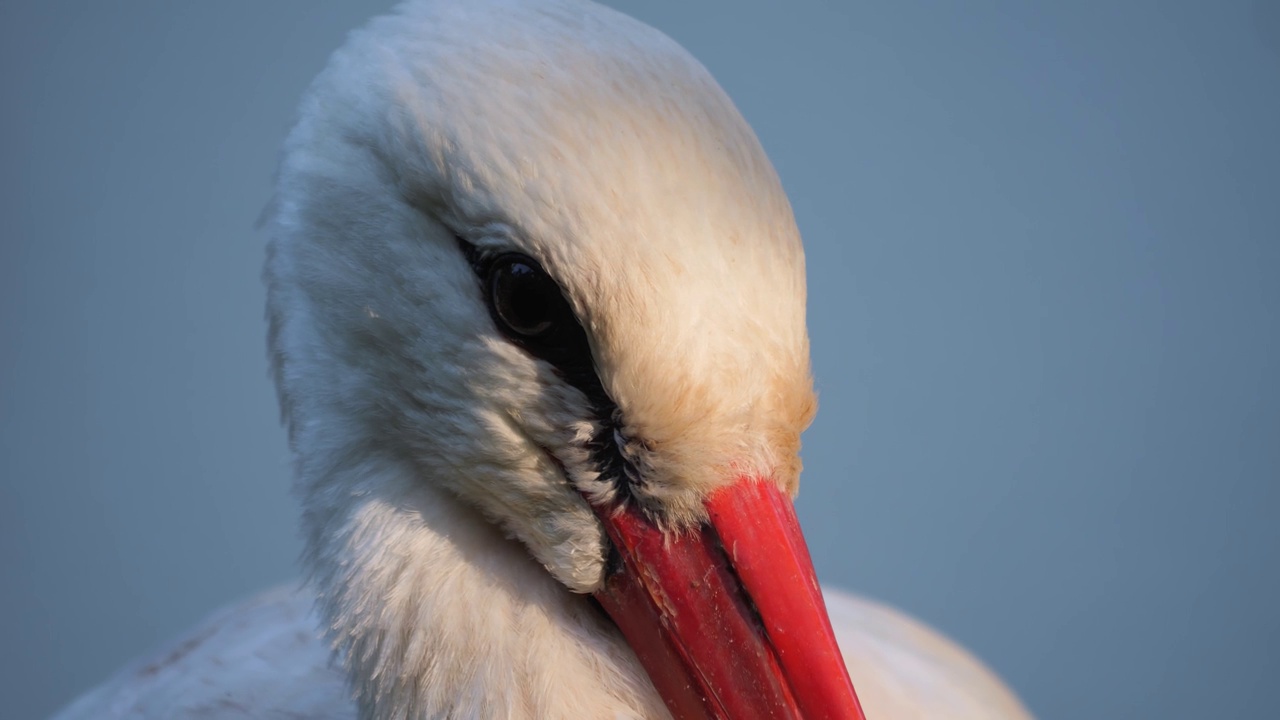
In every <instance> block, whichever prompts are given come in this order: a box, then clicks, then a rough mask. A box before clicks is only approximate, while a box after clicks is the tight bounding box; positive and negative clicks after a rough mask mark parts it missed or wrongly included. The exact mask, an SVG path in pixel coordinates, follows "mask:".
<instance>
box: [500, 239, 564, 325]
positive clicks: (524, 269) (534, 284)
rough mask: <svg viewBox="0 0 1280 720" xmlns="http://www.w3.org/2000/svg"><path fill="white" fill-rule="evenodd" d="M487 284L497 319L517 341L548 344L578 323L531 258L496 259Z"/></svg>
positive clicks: (514, 255) (512, 255) (510, 255)
mask: <svg viewBox="0 0 1280 720" xmlns="http://www.w3.org/2000/svg"><path fill="white" fill-rule="evenodd" d="M486 284H487V286H488V287H487V290H488V295H489V297H488V300H489V306H490V307H491V308H492V310H493V315H494V317H495V318H496V319H497V320H498V323H499V325H500V326H501V327H502V329H503V330H505V331H506V332H507V333H508V334H510V335H512V336H513V337H515V338H517V339H520V340H523V341H526V342H539V341H543V340H549V339H551V338H553V337H555V336H557V335H559V334H560V333H562V332H564V331H565V329H566V328H567V326H569V325H576V323H577V321H576V320H575V318H574V315H573V310H572V309H571V308H570V307H569V303H568V302H567V301H565V299H564V295H562V294H561V293H560V287H559V286H558V285H556V281H555V280H552V279H551V276H550V275H547V273H546V271H544V270H543V269H542V268H541V267H540V266H539V265H538V263H537V262H535V261H534V260H533V259H532V258H529V257H527V256H525V255H521V254H519V253H507V254H505V255H500V256H498V257H496V258H494V259H493V261H492V262H491V263H490V265H489V271H488V280H487V283H486Z"/></svg>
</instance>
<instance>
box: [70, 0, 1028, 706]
mask: <svg viewBox="0 0 1280 720" xmlns="http://www.w3.org/2000/svg"><path fill="white" fill-rule="evenodd" d="M267 227H268V229H269V232H270V234H271V241H270V245H269V250H268V261H267V267H266V272H265V278H266V282H267V288H268V310H267V318H268V324H269V337H268V344H269V349H270V357H271V363H272V371H273V374H274V378H275V382H276V387H277V391H278V394H279V399H280V406H281V411H282V415H283V418H284V421H285V424H286V426H287V428H288V430H289V438H290V444H291V446H292V448H293V450H294V456H295V477H296V483H295V486H296V493H297V495H298V496H299V499H300V500H301V503H302V527H303V532H304V538H305V542H306V557H305V562H306V567H307V570H308V571H309V574H310V576H309V580H310V583H311V584H310V587H311V588H312V590H308V591H305V592H303V593H301V594H298V593H295V592H293V591H284V590H281V591H275V592H273V593H269V594H268V595H265V596H263V597H261V598H259V599H257V600H254V601H251V602H250V603H248V604H247V605H244V606H241V607H240V608H237V609H233V610H230V611H227V612H226V613H224V614H222V615H219V616H218V617H216V618H215V619H213V620H211V621H209V622H208V623H206V624H205V625H204V626H203V627H202V628H200V629H198V630H197V631H195V633H194V634H193V635H191V636H189V637H188V638H186V639H184V640H182V641H180V642H179V643H178V644H177V645H175V646H174V647H172V648H169V649H166V650H164V651H162V652H161V653H159V654H158V655H157V656H156V657H155V658H153V659H152V660H149V661H146V662H143V663H141V664H140V665H138V666H136V667H134V668H131V669H129V670H126V671H125V672H124V673H123V674H122V675H120V676H119V677H117V678H116V679H115V680H113V681H111V682H109V683H108V684H107V685H105V686H103V687H102V688H100V689H98V690H97V691H95V692H94V693H93V694H91V695H90V696H88V697H86V698H85V699H83V700H81V701H80V702H78V703H77V704H76V705H74V706H72V707H71V708H70V709H68V711H67V713H66V714H65V715H63V716H62V717H64V718H67V719H68V720H71V719H73V718H86V717H101V718H113V717H120V718H123V717H131V718H159V717H164V718H180V717H316V718H329V717H333V718H337V717H355V716H358V717H360V718H362V719H364V720H391V719H393V718H394V719H403V720H418V719H423V718H584V717H620V718H625V717H644V718H662V717H667V711H666V708H665V707H664V705H663V703H662V701H661V699H660V698H659V697H658V696H657V693H656V691H655V690H654V688H653V686H652V684H651V683H650V682H649V680H648V677H647V675H646V674H645V672H644V670H643V668H642V667H641V666H640V664H639V662H638V661H637V659H636V657H635V655H634V654H633V653H632V651H631V649H630V648H629V647H628V646H627V645H626V643H625V642H624V641H623V639H622V637H621V635H620V633H619V632H618V631H617V629H616V627H615V626H614V625H613V624H612V623H611V622H610V621H609V620H608V619H607V618H606V617H605V616H604V615H602V614H601V613H600V612H599V611H598V609H597V608H596V606H595V605H594V604H593V603H592V602H591V601H590V600H589V599H588V597H587V596H586V595H585V594H583V593H588V592H591V591H593V590H595V589H597V588H598V587H599V586H600V584H601V582H602V579H603V577H604V572H605V559H606V551H607V544H606V542H605V538H604V535H603V529H602V527H601V525H600V523H599V522H598V521H597V519H596V518H595V516H594V515H593V513H592V510H591V508H590V507H589V506H588V504H587V500H586V499H584V495H585V496H586V497H590V498H593V499H604V498H610V497H612V496H613V494H614V493H618V492H619V491H618V485H617V482H618V478H614V477H604V476H602V472H601V470H600V466H599V463H597V462H595V460H594V459H593V456H592V450H591V447H590V441H591V440H592V438H595V437H598V436H599V435H600V434H601V432H602V431H603V430H612V429H613V428H614V427H615V426H616V429H617V436H618V437H619V438H621V439H622V442H623V443H624V444H625V445H626V446H627V449H626V452H627V455H628V459H629V460H630V461H632V462H633V463H634V465H635V466H636V468H637V474H638V476H639V478H640V481H639V482H636V483H635V484H634V486H631V487H629V488H628V491H627V493H626V497H627V498H629V501H631V502H637V503H640V504H641V506H642V507H643V508H644V509H646V510H648V511H649V512H651V513H652V515H653V516H654V517H656V518H658V519H660V520H661V521H662V522H663V523H666V524H667V525H669V526H670V527H672V528H680V527H682V526H687V525H691V524H693V523H697V522H699V521H701V520H702V519H703V510H702V501H703V499H704V497H705V496H706V495H707V493H709V492H710V491H711V490H713V489H715V488H716V487H719V486H720V485H723V484H725V483H727V482H730V481H731V480H733V479H734V477H736V476H738V475H740V474H743V473H746V474H751V475H754V476H757V477H760V478H766V479H769V480H772V481H774V482H776V483H778V484H779V485H780V486H781V487H782V488H784V489H785V490H787V491H788V492H790V493H792V494H794V492H795V491H796V488H797V484H798V477H799V470H800V463H799V457H798V451H799V445H800V433H801V432H802V431H803V430H804V429H805V427H806V426H807V425H808V423H809V421H810V420H811V418H812V416H813V413H814V409H815V401H814V395H813V391H812V380H811V377H810V372H809V348H808V336H807V332H806V329H805V322H804V303H805V284H804V282H805V281H804V259H803V253H802V248H801V245H800V239H799V234H798V232H797V230H796V226H795V222H794V220H793V218H792V214H791V210H790V207H789V205H788V202H787V199H786V196H785V195H784V194H783V191H782V188H781V186H780V184H779V182H778V178H777V176H776V174H775V173H774V171H773V168H772V166H771V165H770V164H769V161H768V159H767V158H766V157H765V155H764V152H763V150H762V149H761V147H760V144H759V142H758V141H757V140H756V138H755V135H754V134H753V133H752V131H751V129H750V128H749V127H748V126H747V124H746V122H745V121H744V120H743V119H742V117H741V116H740V115H739V113H738V112H737V110H736V109H735V108H734V106H733V104H732V103H731V102H730V100H729V99H728V98H727V97H726V96H725V94H724V92H723V91H722V90H721V89H720V88H719V86H717V85H716V83H715V81H714V80H713V79H712V78H711V77H710V75H709V74H708V73H707V71H706V70H705V69H704V68H703V67H702V66H701V65H700V64H698V62H697V61H696V60H694V59H693V58H692V57H691V56H689V55H688V53H686V52H685V51H684V50H683V49H681V48H680V47H679V46H678V45H676V44H675V43H674V42H672V41H671V40H670V39H668V38H666V37H665V36H664V35H662V34H661V33H658V32H657V31H655V30H653V29H651V28H648V27H646V26H644V25H643V24H641V23H638V22H636V21H634V20H632V19H630V18H627V17H625V16H623V15H621V14H619V13H616V12H614V11H611V10H608V9H606V8H603V7H600V6H597V5H594V4H592V3H589V2H583V1H581V0H544V1H534V0H484V1H480V2H463V1H462V0H434V1H433V0H415V1H411V2H407V3H405V4H404V5H402V6H400V7H399V8H398V9H397V10H396V11H395V12H394V13H393V14H392V15H389V16H387V17H385V18H380V19H378V20H375V21H374V22H372V23H371V24H370V25H369V26H367V27H366V28H364V29H363V30H360V31H357V32H355V33H353V34H352V35H351V37H350V38H349V40H348V42H347V44H346V46H345V47H344V48H343V49H341V50H340V51H338V52H337V53H336V54H335V55H334V56H333V58H332V59H331V60H330V62H329V64H328V66H327V67H326V69H325V70H324V72H323V73H321V75H320V76H319V78H317V80H316V82H315V83H314V84H313V85H312V87H311V89H310V90H309V91H308V93H307V96H306V98H305V99H304V101H303V104H302V107H301V111H300V115H299V120H298V123H297V125H296V127H295V128H294V130H293V131H292V132H291V133H290V135H289V138H288V140H287V141H286V144H285V150H284V154H283V159H282V162H281V167H280V171H279V175H278V178H277V183H276V196H275V199H274V201H273V203H272V205H271V207H270V209H269V212H268V214H267ZM459 238H461V239H462V240H463V241H464V244H467V245H469V246H472V247H475V248H478V250H477V252H480V253H484V252H504V251H519V252H522V253H526V254H528V255H530V256H532V257H533V258H534V259H535V260H536V261H537V262H539V263H540V264H541V265H542V266H543V267H545V268H546V270H547V272H548V273H549V274H550V275H551V276H552V277H553V278H554V279H555V280H556V281H557V282H558V283H559V285H560V286H561V287H562V288H563V291H564V293H565V295H566V297H567V299H568V300H569V303H570V305H571V306H572V307H573V309H574V311H575V313H576V314H577V316H578V318H579V319H580V320H581V324H582V326H583V328H584V330H585V331H586V334H587V337H588V340H589V343H590V350H591V356H592V358H591V359H592V360H593V362H594V366H595V368H596V370H597V373H598V375H599V381H600V385H601V386H602V388H603V390H604V391H605V392H607V394H608V396H609V398H610V399H611V400H612V402H613V403H614V404H615V405H616V409H617V415H616V417H610V418H602V417H597V416H596V412H597V410H598V408H595V407H593V406H592V404H591V402H590V400H589V398H587V397H586V396H585V395H584V394H583V393H582V392H581V391H580V390H579V389H577V388H575V387H574V386H573V385H571V384H570V383H568V382H567V381H566V380H565V378H563V377H560V376H559V375H558V374H557V373H556V371H555V370H554V369H553V368H552V367H551V366H549V365H548V364H547V363H545V362H543V361H540V360H538V359H536V358H534V357H533V356H531V355H530V354H528V353H526V352H524V351H523V350H521V349H520V348H518V347H517V346H515V345H513V344H512V343H511V342H509V341H508V340H507V339H506V338H505V337H504V336H503V335H502V333H501V332H500V331H499V330H498V329H497V328H496V327H495V326H494V324H493V319H492V318H491V316H490V315H489V313H488V311H487V309H486V306H485V303H484V300H483V298H482V296H481V294H480V291H479V287H478V284H477V282H476V278H475V276H474V274H473V269H472V268H471V267H470V265H469V264H468V262H467V260H466V258H465V257H464V256H463V253H462V252H461V251H460V249H459V243H458V239H459ZM619 495H620V496H621V493H619ZM833 598H834V596H833ZM312 599H314V601H315V607H316V610H317V613H316V615H315V616H312V615H310V614H309V613H308V612H307V611H306V608H308V606H309V604H310V603H311V602H312ZM833 603H834V605H833V608H832V612H833V618H834V619H835V621H836V625H837V634H838V636H839V639H840V641H841V644H842V648H843V649H844V650H845V652H846V654H847V655H848V658H849V662H850V665H851V668H852V669H853V673H852V674H853V676H854V680H855V683H856V685H857V686H858V688H859V689H860V691H861V693H862V696H863V699H864V702H865V704H866V706H867V710H868V714H869V716H871V717H884V718H910V717H932V718H969V717H988V718H1001V717H1009V718H1015V717H1023V716H1024V715H1023V713H1022V711H1021V709H1020V706H1019V705H1018V704H1017V701H1016V699H1014V698H1013V697H1012V696H1011V695H1009V693H1008V692H1007V691H1006V690H1004V689H1003V688H1002V687H1001V686H1000V684H999V682H998V681H997V680H995V679H994V678H993V677H992V676H991V675H990V673H989V672H987V671H986V670H985V669H983V668H982V667H981V665H980V664H979V663H977V661H975V660H973V659H972V658H970V657H969V656H967V655H966V654H964V653H963V651H961V650H959V649H957V648H955V647H954V646H953V645H951V644H950V643H948V642H946V641H945V640H943V639H942V638H940V637H939V636H937V635H936V634H934V633H932V632H931V631H928V630H927V629H924V628H921V627H919V626H918V625H916V624H914V623H913V622H911V621H909V620H907V619H905V618H903V617H902V616H900V615H896V614H895V613H893V612H892V611H889V610H886V609H884V608H880V607H878V606H875V605H872V604H869V603H866V602H864V601H859V600H856V599H847V598H842V597H841V598H834V599H833ZM319 638H323V641H321V640H320V639H319ZM331 668H337V669H336V670H335V669H331ZM344 682H345V687H344Z"/></svg>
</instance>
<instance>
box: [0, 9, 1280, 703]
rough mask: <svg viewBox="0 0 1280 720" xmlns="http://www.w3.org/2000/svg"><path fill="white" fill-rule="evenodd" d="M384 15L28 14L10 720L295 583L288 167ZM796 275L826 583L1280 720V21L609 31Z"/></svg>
mask: <svg viewBox="0 0 1280 720" xmlns="http://www.w3.org/2000/svg"><path fill="white" fill-rule="evenodd" d="M388 4H389V3H388V2H386V1H384V0H369V1H368V2H356V1H354V0H353V1H350V2H318V1H310V0H308V1H306V2H303V1H299V0H292V1H290V2H271V3H262V2H246V1H244V0H239V1H237V2H218V3H170V2H128V3H95V2H87V1H83V0H82V1H79V2H68V1H67V0H7V1H6V2H5V3H3V5H2V6H0V68H2V70H0V107H2V110H0V148H2V152H3V155H2V159H0V183H2V184H0V382H2V384H0V571H2V573H3V574H2V575H0V706H2V707H3V710H0V715H3V716H4V717H5V718H38V717H41V716H44V715H45V714H47V713H49V712H51V711H52V710H54V709H55V707H56V706H58V705H60V704H62V703H63V702H64V701H66V700H68V699H70V698H71V697H72V696H73V695H75V694H76V693H79V692H81V691H83V690H84V689H86V688H87V687H88V686H90V685H91V684H92V683H94V682H96V681H99V680H101V679H103V678H104V677H105V676H106V675H107V673H108V672H110V671H111V670H112V669H113V668H115V667H116V666H117V665H119V664H120V663H122V662H124V661H125V660H127V659H128V658H130V657H131V656H133V655H135V654H137V653H139V652H141V651H143V650H145V649H146V648H148V647H150V646H153V645H154V644H156V643H157V642H159V641H161V640H163V639H165V638H167V637H169V636H171V635H172V634H173V633H175V632H178V631H180V630H182V629H183V628H184V627H186V626H187V625H189V624H190V623H192V622H194V621H196V620H198V619H199V618H200V617H201V616H202V615H204V614H205V613H207V612H208V611H210V610H212V609H213V608H215V607H216V606H218V605H220V604H223V603H225V602H228V601H230V600H233V599H235V598H238V597H241V596H244V595H246V594H247V593H251V592H253V591H255V590H257V589H259V588H262V587H264V586H266V585H269V584H272V583H276V582H278V581H281V580H283V579H285V578H288V577H290V576H292V575H293V574H294V559H295V556H296V555H297V553H298V548H299V543H298V540H297V537H296V534H295V519H294V506H293V502H292V500H291V498H290V497H289V496H288V472H287V455H286V450H285V442H284V438H283V435H282V433H281V431H280V430H279V429H278V427H277V424H276V410H275V407H274V399H273V393H272V391H271V388H270V386H269V384H268V382H267V379H266V374H265V361H264V352H263V325H262V320H261V316H262V310H261V308H262V304H263V291H262V288H261V286H260V284H259V280H258V274H259V266H260V264H261V259H262V238H261V237H260V236H259V235H258V234H257V233H256V232H255V231H254V230H253V224H254V221H255V218H256V216H257V214H258V212H259V210H260V209H261V208H262V206H263V204H264V202H265V200H266V198H267V196H268V193H269V183H270V178H271V174H272V171H273V166H274V163H275V159H276V148H277V147H278V145H279V143H280V140H281V138H282V136H283V134H284V133H285V131H286V129H287V128H288V126H289V124H290V119H291V117H292V113H293V108H294V106H295V104H296V101H297V99H298V97H299V94H300V93H301V92H302V90H303V88H304V87H305V85H306V83H307V82H308V81H309V79H310V78H311V77H312V76H313V75H314V74H315V73H316V71H317V70H318V69H319V68H320V66H321V64H322V63H323V61H324V59H325V57H326V55H327V54H328V52H329V51H331V50H332V49H333V48H334V47H336V46H337V45H338V44H339V43H340V42H341V40H342V37H343V34H344V32H345V31H346V30H347V29H349V28H351V27H353V26H355V25H357V24H358V23H360V22H362V21H363V19H364V18H366V17H368V16H369V15H371V14H374V13H376V12H380V11H381V10H382V9H384V8H385V7H386V6H387V5H388ZM617 6H618V7H620V8H621V9H623V10H624V11H626V12H629V13H631V14H633V15H636V16H638V17H640V18H641V19H643V20H645V21H647V22H649V23H651V24H653V25H655V26H657V27H659V28H661V29H663V30H665V31H666V32H667V33H669V34H671V35H672V36H674V37H675V38H676V39H677V40H678V41H680V42H681V43H682V44H684V45H685V46H686V47H688V48H689V49H690V50H691V51H692V52H693V53H694V54H695V55H697V56H698V57H699V58H701V59H702V61H703V62H704V63H706V64H707V65H708V66H709V67H710V69H711V70H712V72H713V73H714V74H715V75H716V76H717V77H718V78H719V80H720V82H721V83H722V84H723V85H724V86H725V88H726V89H727V90H728V91H729V93H730V95H732V96H733V97H734V98H735V100H736V101H737V103H738V105H739V107H740V108H741V109H742V111H743V113H744V114H745V115H746V117H747V119H748V120H749V121H750V122H751V123H752V124H753V125H754V127H755V128H756V131H757V132H758V134H759V135H760V137H761V139H762V141H763V143H764V145H765V147H766V149H767V150H768V151H769V153H770V155H771V156H772V158H773V160H774V162H775V163H776V165H777V167H778V170H779V172H780V173H781V175H782V178H783V181H784V183H785V185H786V187H787V189H788V191H789V193H790V196H791V199H792V202H793V203H794V206H795V209H796V213H797V216H798V218H799V223H800V226H801V229H802V231H803V232H804V235H805V239H806V242H807V245H808V252H809V268H810V270H809V277H810V289H811V290H810V292H811V295H810V302H809V307H810V313H811V315H810V322H811V328H812V335H813V348H814V365H815V369H816V374H817V380H818V386H819V390H820V393H821V400H822V410H821V412H820V413H819V416H818V420H817V423H816V424H815V425H814V427H813V429H812V430H810V431H809V433H808V434H807V435H806V439H805V443H806V444H805V451H804V454H805V460H806V465H807V469H806V475H805V483H804V491H803V493H802V495H801V499H800V514H801V517H802V520H803V521H804V524H805V526H806V527H807V529H808V532H809V536H810V538H811V543H812V545H813V547H814V549H815V556H816V562H817V564H818V567H819V572H820V574H821V576H822V577H823V578H824V579H825V580H826V581H828V582H832V583H835V584H839V585H843V586H845V587H850V588H857V589H859V590H861V591H863V592H866V593H869V594H871V595H873V596H876V597H879V598H883V599H886V600H888V601H890V602H892V603H895V604H897V605H899V606H901V607H903V608H905V609H907V610H909V611H910V612H912V613H915V614H917V615H919V616H920V617H922V618H924V619H925V620H927V621H929V622H931V623H934V624H935V625H937V626H939V627H941V628H942V629H944V630H945V631H947V632H948V633H950V634H952V635H953V636H955V637H956V638H958V639H959V640H960V641H962V642H963V643H964V644H966V645H967V646H969V647H970V648H973V649H974V650H975V651H976V652H977V653H978V654H979V655H981V656H982V657H984V658H986V659H987V660H988V661H989V662H990V663H991V664H992V665H993V666H994V667H995V668H996V669H997V670H998V671H999V672H1000V673H1001V674H1003V675H1004V677H1006V678H1007V679H1008V680H1009V681H1010V682H1011V683H1012V685H1013V686H1014V687H1015V688H1016V689H1017V690H1018V691H1019V692H1020V693H1021V694H1022V696H1023V697H1024V698H1025V699H1026V701H1027V703H1028V704H1029V705H1030V707H1031V709H1032V710H1033V711H1035V712H1037V713H1038V714H1041V715H1043V716H1045V717H1059V718H1067V717H1079V716H1082V715H1084V716H1088V717H1098V718H1104V717H1105V718H1136V717H1149V718H1155V717H1160V718H1200V717H1277V716H1280V698H1277V693H1276V691H1275V683H1276V681H1277V680H1276V678H1277V676H1278V675H1280V617H1278V616H1280V610H1277V608H1280V580H1278V574H1280V573H1278V558H1277V551H1278V550H1280V522H1277V519H1276V516H1277V510H1280V507H1278V500H1280V491H1278V490H1277V488H1278V486H1280V319H1278V318H1277V314H1278V313H1280V139H1278V138H1280V3H1273V2H1270V1H1269V0H1259V2H1257V3H1254V4H1242V3H1230V2H1217V3H1209V2H1196V3H1175V2H1136V1H1134V2H1087V3H1060V4H1057V5H1056V6H1048V5H1032V4H1028V3H1025V2H1020V1H1010V2H975V3H949V2H941V1H938V2H918V1H915V0H909V1H905V2H904V1H900V0H894V1H893V2H889V1H887V0H877V1H876V2H855V3H813V2H811V3H796V2H792V3H786V4H777V5H771V6H766V5H765V4H764V3H740V2H729V1H728V0H721V1H720V2H714V3H698V4H690V3H681V2H663V3H659V2H641V1H640V0H635V1H629V2H618V3H617Z"/></svg>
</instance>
